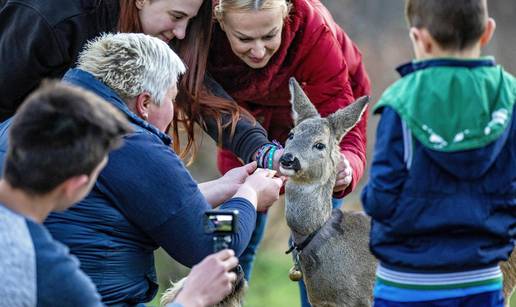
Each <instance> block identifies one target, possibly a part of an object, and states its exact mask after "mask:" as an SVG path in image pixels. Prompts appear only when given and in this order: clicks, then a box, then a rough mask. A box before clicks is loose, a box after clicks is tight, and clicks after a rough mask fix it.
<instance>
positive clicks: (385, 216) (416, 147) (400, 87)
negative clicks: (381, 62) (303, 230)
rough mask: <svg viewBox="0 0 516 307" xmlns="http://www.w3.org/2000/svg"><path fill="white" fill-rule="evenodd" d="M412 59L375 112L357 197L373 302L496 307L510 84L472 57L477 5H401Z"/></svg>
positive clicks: (515, 167) (424, 0)
mask: <svg viewBox="0 0 516 307" xmlns="http://www.w3.org/2000/svg"><path fill="white" fill-rule="evenodd" d="M406 15H407V20H408V23H409V26H410V38H411V41H412V45H413V48H414V51H415V55H416V60H415V61H413V62H411V63H409V64H406V65H403V66H401V67H400V68H398V71H399V72H400V74H401V76H402V78H401V79H400V80H399V81H397V82H396V83H395V84H393V85H392V86H391V87H389V88H388V89H387V90H386V91H385V93H384V94H383V96H382V97H381V99H380V101H379V102H378V104H377V106H376V108H375V112H378V113H381V114H382V117H381V120H380V123H379V125H378V131H377V140H376V147H375V152H374V159H373V164H372V168H371V174H370V181H369V183H368V184H367V186H366V187H365V189H364V191H363V192H362V202H363V205H364V208H365V210H366V212H367V213H368V214H369V215H370V216H371V217H372V229H371V250H372V252H373V253H374V255H375V256H376V257H377V258H378V259H379V260H380V265H379V267H378V270H377V281H376V285H375V290H374V296H375V306H376V307H378V306H437V305H438V306H503V297H502V292H501V288H502V273H501V271H500V268H499V266H498V262H499V261H501V260H505V259H507V258H508V256H509V254H510V252H511V251H512V249H513V247H514V239H515V237H516V121H515V120H514V115H513V114H514V113H513V109H514V102H515V100H516V80H515V78H514V77H513V76H511V75H510V74H508V73H507V72H505V71H504V70H503V69H502V68H501V67H500V66H496V65H495V63H494V59H493V58H489V57H480V52H481V48H482V47H484V46H485V45H486V44H487V43H488V42H489V40H490V39H491V37H492V35H493V32H494V29H495V23H494V20H493V19H491V18H489V17H488V14H487V2H486V0H454V1H449V0H408V1H407V6H406Z"/></svg>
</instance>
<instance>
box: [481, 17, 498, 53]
mask: <svg viewBox="0 0 516 307" xmlns="http://www.w3.org/2000/svg"><path fill="white" fill-rule="evenodd" d="M495 29H496V22H495V20H494V19H493V18H491V17H489V18H488V19H487V23H486V27H485V29H484V33H482V36H481V37H480V47H484V46H485V45H487V44H489V42H490V41H491V38H493V34H494V32H495Z"/></svg>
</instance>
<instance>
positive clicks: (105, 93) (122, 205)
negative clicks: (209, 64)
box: [0, 33, 282, 306]
mask: <svg viewBox="0 0 516 307" xmlns="http://www.w3.org/2000/svg"><path fill="white" fill-rule="evenodd" d="M184 70H185V67H184V65H183V63H182V62H181V60H180V59H179V57H178V56H177V55H176V54H175V53H174V52H173V51H172V50H171V49H170V48H169V47H168V46H167V44H166V43H164V42H163V41H161V40H159V39H157V38H154V37H151V36H148V35H144V34H132V33H121V34H116V35H113V34H107V35H104V36H101V37H99V38H98V39H96V40H94V41H92V42H91V43H89V44H88V45H87V47H86V49H85V50H84V51H83V52H82V53H81V55H80V56H79V60H78V68H77V69H72V70H70V71H69V72H67V73H66V75H65V77H64V78H63V81H64V82H67V83H71V84H74V85H77V86H79V87H81V88H84V89H87V90H90V91H93V92H94V93H96V94H98V95H99V96H100V97H102V98H104V99H105V100H106V101H107V102H108V103H109V104H111V105H113V106H115V107H116V108H117V109H118V110H120V111H121V112H122V113H124V115H125V116H126V117H127V118H128V119H129V121H130V122H131V125H132V126H133V128H134V132H132V133H130V134H128V135H126V136H125V137H124V144H123V145H122V146H121V147H120V148H119V149H117V150H115V151H113V152H111V153H110V155H109V162H108V163H107V165H106V167H105V168H104V170H103V171H102V172H101V173H100V175H99V177H98V179H97V181H96V182H95V185H94V187H93V189H92V191H91V192H90V193H89V194H88V195H87V196H86V198H85V199H84V200H82V201H80V202H79V203H78V204H77V205H75V206H74V207H73V208H71V209H70V210H67V211H66V212H59V213H53V214H51V215H50V216H49V217H48V218H47V220H46V221H45V225H46V226H47V228H48V229H49V231H50V232H51V233H52V235H53V236H54V237H55V238H56V239H57V240H58V241H60V242H62V243H64V244H65V245H67V246H68V247H69V248H70V251H71V253H72V254H73V255H75V256H77V257H78V258H79V260H80V261H81V269H82V270H83V271H84V272H85V273H86V274H88V275H89V276H90V277H91V279H92V281H93V282H94V283H95V285H96V286H97V289H98V291H99V293H100V294H101V296H102V299H103V302H104V303H106V304H108V305H112V304H119V305H121V306H127V305H129V306H131V305H137V304H142V303H145V302H148V301H150V300H151V299H152V298H153V297H154V296H155V294H156V292H157V289H158V285H157V281H156V272H155V267H154V251H155V250H156V249H157V248H158V247H163V249H164V250H165V251H166V252H167V253H168V254H169V255H170V256H172V257H173V258H174V259H175V260H177V261H179V262H180V263H182V264H183V265H186V266H193V265H195V264H197V263H198V262H200V261H201V260H202V259H203V258H204V257H206V256H207V255H209V254H211V253H212V237H211V236H210V235H208V234H205V233H204V227H203V217H204V213H205V212H206V211H207V210H210V209H212V208H214V207H217V206H219V205H220V208H221V209H228V210H239V224H238V232H237V233H235V234H234V235H233V237H232V244H231V246H230V248H231V249H233V250H234V252H235V254H236V255H239V254H240V253H241V252H242V250H243V249H244V248H245V246H246V245H247V244H248V242H249V238H250V236H251V232H252V230H253V228H254V223H255V219H256V210H259V211H260V210H265V209H266V208H268V207H269V206H270V205H271V204H272V203H273V202H274V201H275V200H276V199H277V198H278V195H279V189H280V187H281V185H282V179H279V178H274V179H273V178H269V177H268V175H269V174H268V173H267V172H266V171H264V170H262V171H263V172H261V171H257V172H255V173H254V174H251V173H253V172H254V171H255V169H256V164H255V163H254V164H248V165H245V166H243V167H241V168H238V169H236V170H234V171H233V172H231V173H228V174H227V175H225V176H224V177H222V178H220V179H217V180H214V181H212V182H208V183H203V184H200V185H198V184H197V183H196V182H195V181H194V180H193V178H192V177H191V176H190V174H189V173H188V171H187V170H186V168H185V167H184V165H183V163H182V162H181V160H180V158H179V157H178V156H177V155H176V153H175V152H174V151H173V150H172V149H171V148H170V146H169V145H170V143H171V139H170V138H169V137H168V136H167V135H166V134H165V133H164V131H165V130H166V129H167V127H168V126H169V124H170V122H171V121H172V116H173V101H174V98H175V95H176V92H177V87H176V82H177V79H178V76H179V75H180V74H181V73H182V72H183V71H184ZM8 125H9V124H8V123H4V124H2V125H1V126H0V129H6V127H8ZM0 140H1V138H0Z"/></svg>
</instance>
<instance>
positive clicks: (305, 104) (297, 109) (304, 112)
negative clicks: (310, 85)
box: [289, 78, 320, 125]
mask: <svg viewBox="0 0 516 307" xmlns="http://www.w3.org/2000/svg"><path fill="white" fill-rule="evenodd" d="M289 87H290V96H291V97H292V98H291V101H290V102H291V103H292V115H293V117H294V124H295V125H297V124H299V123H300V122H302V121H304V120H305V119H307V118H311V117H320V115H319V112H317V109H315V107H314V105H313V104H312V102H311V101H310V99H308V97H307V96H306V94H305V92H304V91H303V89H302V88H301V86H300V85H299V83H297V81H296V79H295V78H290V82H289Z"/></svg>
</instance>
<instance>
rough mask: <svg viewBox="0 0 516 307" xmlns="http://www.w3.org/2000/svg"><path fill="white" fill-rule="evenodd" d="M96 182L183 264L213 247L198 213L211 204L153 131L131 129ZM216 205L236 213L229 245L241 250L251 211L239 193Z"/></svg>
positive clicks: (193, 261)
mask: <svg viewBox="0 0 516 307" xmlns="http://www.w3.org/2000/svg"><path fill="white" fill-rule="evenodd" d="M97 187H98V188H99V189H100V190H101V191H102V192H103V193H104V194H105V195H107V196H108V197H109V198H110V199H111V200H112V201H113V202H114V203H115V205H116V206H117V207H118V209H119V210H120V211H122V212H123V213H124V215H125V216H126V217H127V218H128V219H129V220H130V221H131V222H132V223H134V224H135V225H137V226H138V227H139V228H140V229H142V230H143V231H144V232H145V233H146V234H147V235H148V236H149V237H150V238H152V239H153V240H154V241H155V242H156V243H157V244H158V245H159V246H161V247H163V248H164V249H165V251H167V253H168V254H169V255H170V256H171V257H173V258H174V259H176V260H177V261H179V262H180V263H182V264H183V265H186V266H192V265H194V264H196V263H198V262H199V261H200V260H202V259H203V258H204V257H206V256H207V255H209V254H211V253H212V252H213V249H212V237H211V236H209V235H206V234H204V226H203V215H204V212H206V211H207V210H210V209H211V206H210V205H209V204H208V202H207V201H206V199H205V198H204V196H203V194H202V193H201V191H200V190H199V189H198V187H197V183H196V182H195V181H194V180H193V178H192V177H191V176H190V174H189V173H188V170H187V169H186V168H185V167H184V165H183V163H182V161H181V160H180V159H179V157H178V156H177V155H176V154H175V153H174V152H173V151H172V149H171V148H169V147H167V146H165V145H164V144H163V143H162V142H161V141H160V140H158V139H157V138H156V137H155V136H153V135H150V134H147V133H135V134H132V135H130V136H128V137H127V138H126V141H125V142H124V145H123V146H122V147H121V148H120V149H118V150H116V151H114V152H112V153H111V154H110V156H109V162H108V165H107V166H106V168H105V169H104V170H103V171H102V173H101V174H100V176H99V179H98V180H97ZM221 209H237V210H239V212H240V225H239V226H240V227H239V232H238V233H237V234H235V235H234V236H233V244H232V245H231V248H233V249H234V250H235V253H236V254H237V255H238V254H240V253H241V252H242V251H243V250H244V248H245V247H246V246H247V244H248V242H249V240H250V237H251V233H252V231H253V228H254V224H255V219H256V212H255V209H254V207H253V206H252V204H251V203H250V202H249V201H248V200H246V199H243V198H234V199H231V200H229V201H228V202H226V203H224V204H223V205H222V206H221Z"/></svg>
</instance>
